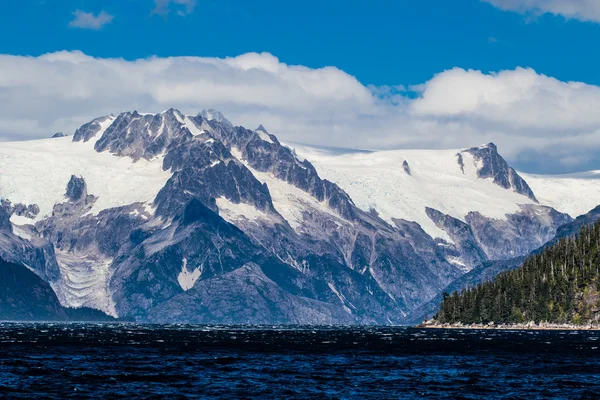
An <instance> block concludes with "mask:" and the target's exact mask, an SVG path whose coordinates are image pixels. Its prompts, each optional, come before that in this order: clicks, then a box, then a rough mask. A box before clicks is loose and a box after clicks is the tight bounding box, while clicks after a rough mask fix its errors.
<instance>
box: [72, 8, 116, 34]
mask: <svg viewBox="0 0 600 400" xmlns="http://www.w3.org/2000/svg"><path fill="white" fill-rule="evenodd" d="M73 16H74V19H73V20H72V21H71V22H69V26H70V27H71V28H81V29H92V30H96V31H97V30H100V29H102V28H103V27H104V25H106V24H109V23H111V22H112V20H113V19H114V17H113V16H112V15H110V14H109V13H107V12H105V11H101V12H100V13H98V14H94V13H91V12H89V13H88V12H85V11H81V10H77V11H75V12H74V13H73Z"/></svg>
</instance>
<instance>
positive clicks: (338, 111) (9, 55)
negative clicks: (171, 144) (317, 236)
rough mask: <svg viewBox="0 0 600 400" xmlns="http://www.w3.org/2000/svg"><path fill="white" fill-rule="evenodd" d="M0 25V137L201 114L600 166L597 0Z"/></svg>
mask: <svg viewBox="0 0 600 400" xmlns="http://www.w3.org/2000/svg"><path fill="white" fill-rule="evenodd" d="M0 35H1V37H2V38H4V40H1V41H0V104H2V105H3V107H2V109H1V110H0V140H23V139H30V138H37V137H45V136H47V135H48V134H51V133H53V132H55V131H59V130H60V131H65V132H66V133H72V131H73V130H74V129H75V128H76V127H77V126H79V125H81V124H82V123H84V122H86V121H88V120H89V119H91V118H94V117H97V116H99V115H103V114H105V113H111V112H112V113H118V112H120V111H124V110H130V109H134V108H136V109H139V110H140V111H149V112H156V111H161V110H162V109H163V108H169V107H171V106H173V107H178V108H181V109H182V110H183V111H184V112H188V113H195V112H198V111H199V109H201V108H204V107H206V108H211V107H213V108H218V109H220V110H222V111H223V112H224V113H225V114H226V115H227V116H228V117H229V119H231V120H232V121H233V122H234V123H237V124H242V125H245V126H249V127H253V125H258V124H259V123H263V124H265V125H266V126H267V128H268V129H269V130H270V131H271V132H272V133H275V134H276V135H278V136H279V137H281V138H282V139H284V140H289V141H297V142H306V143H312V144H320V145H328V146H344V147H360V148H375V149H387V148H407V147H410V148H415V147H416V148H463V147H468V146H475V145H478V144H481V143H486V142H489V141H494V142H495V143H497V144H498V146H499V149H500V151H501V152H502V154H503V155H505V157H506V158H507V159H509V161H510V162H511V163H513V164H514V165H515V166H516V167H517V168H520V169H522V170H525V171H529V172H543V173H563V172H574V171H581V170H587V169H592V168H598V169H600V157H598V156H597V154H600V112H598V110H600V56H599V55H598V52H597V51H595V49H596V47H597V43H598V41H599V39H600V7H599V6H598V3H597V0H481V1H480V0H454V1H447V0H445V1H442V0H421V1H404V0H398V1H392V0H387V1H384V0H370V1H368V2H367V1H358V0H345V1H339V0H330V1H323V0H321V1H316V0H305V1H303V2H282V1H272V0H255V1H252V2H249V1H241V0H103V1H100V0H21V1H18V2H17V1H5V2H4V4H3V6H2V13H1V14H0ZM182 56H186V57H193V58H184V57H182ZM329 66H330V67H331V68H324V67H329Z"/></svg>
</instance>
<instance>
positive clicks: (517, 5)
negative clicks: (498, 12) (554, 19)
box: [483, 0, 600, 22]
mask: <svg viewBox="0 0 600 400" xmlns="http://www.w3.org/2000/svg"><path fill="white" fill-rule="evenodd" d="M483 1H485V2H487V3H490V4H492V5H494V6H496V7H498V8H500V9H502V10H506V11H516V12H520V13H523V14H528V13H531V14H534V15H536V14H547V13H548V14H554V15H561V16H563V17H565V18H568V19H570V18H573V19H578V20H581V21H593V22H600V1H598V0H483Z"/></svg>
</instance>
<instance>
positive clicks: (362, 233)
mask: <svg viewBox="0 0 600 400" xmlns="http://www.w3.org/2000/svg"><path fill="white" fill-rule="evenodd" d="M64 139H65V138H58V139H55V140H64ZM69 140H70V139H69ZM72 140H73V142H74V143H88V144H89V146H93V148H94V151H95V152H96V153H98V154H100V153H102V155H103V156H105V155H111V156H112V157H116V158H127V159H130V160H131V161H132V163H133V165H135V164H136V163H143V162H153V163H156V162H158V163H161V165H162V170H163V171H165V172H166V173H168V176H169V178H168V179H167V180H166V183H165V184H164V187H163V188H162V190H160V191H159V192H158V194H157V195H156V197H155V198H150V199H147V200H146V201H141V202H136V203H132V204H127V205H124V206H119V207H105V208H102V209H101V210H100V211H97V206H98V204H99V203H100V202H102V201H105V200H106V199H103V198H102V196H99V195H98V194H97V193H94V192H93V190H91V189H90V186H89V185H88V181H87V179H88V177H86V175H85V173H84V174H74V175H73V176H71V178H70V180H69V181H68V183H67V184H66V187H65V188H64V190H65V192H64V193H65V195H64V199H63V200H62V202H59V203H57V204H55V205H54V208H53V211H52V213H51V215H47V216H37V213H35V212H34V211H36V209H35V208H32V209H31V210H30V211H31V215H30V216H29V217H30V219H31V221H32V222H31V223H30V224H26V225H23V224H21V225H19V226H18V227H17V226H13V224H11V223H10V221H9V220H8V217H9V214H10V213H11V212H14V211H12V210H13V208H11V207H12V206H11V207H4V205H3V207H2V208H0V212H2V210H4V211H3V212H4V213H5V214H6V215H4V217H2V215H0V237H6V238H8V239H6V241H5V242H0V249H1V250H2V251H4V253H5V255H7V257H8V258H10V257H12V260H15V261H16V260H26V261H27V262H28V264H27V265H28V266H29V267H30V268H31V269H32V270H33V271H35V273H36V274H37V275H38V276H40V277H42V278H43V279H44V280H45V281H46V282H48V283H50V285H51V286H52V288H53V289H54V290H55V292H56V294H57V296H58V299H59V300H60V301H61V303H62V304H63V305H68V306H71V307H92V308H96V309H99V310H102V311H104V312H106V313H108V314H110V315H113V316H117V315H118V316H120V317H126V318H134V319H136V320H140V321H152V322H193V323H299V324H300V323H301V324H310V323H327V324H330V323H331V324H333V323H366V324H389V323H399V322H401V321H402V320H403V318H404V317H405V316H406V315H407V314H408V313H409V312H410V311H412V310H414V309H416V308H418V307H419V306H421V305H423V304H424V303H425V302H427V301H429V300H430V299H432V298H434V297H435V296H436V295H437V294H439V293H440V291H441V290H442V289H443V288H445V287H446V286H447V285H448V284H450V283H451V282H453V281H454V280H455V279H457V278H458V277H460V276H461V275H463V274H464V273H465V271H466V270H468V269H470V268H472V267H474V266H477V265H480V264H481V263H484V262H486V261H487V260H489V259H495V258H502V257H508V256H507V254H508V255H510V254H512V253H515V252H516V253H520V252H525V251H526V249H527V248H530V247H532V246H539V245H541V244H543V242H544V241H545V240H548V239H549V238H551V236H552V232H553V230H555V229H556V227H557V226H558V225H559V224H560V223H562V222H563V221H564V220H566V217H565V216H564V215H562V214H559V213H556V212H554V211H553V210H545V209H544V210H543V212H542V213H540V210H541V208H537V206H532V207H529V208H528V207H524V208H523V209H522V211H521V212H520V213H519V214H516V215H514V216H512V217H511V218H508V220H506V221H497V220H491V219H486V218H483V217H481V216H479V215H476V214H473V215H469V216H468V218H467V220H466V222H462V221H459V220H456V219H454V218H451V217H448V216H445V215H444V214H443V213H440V212H439V211H436V210H433V209H430V210H427V212H428V215H429V217H430V218H431V219H432V220H433V221H434V222H435V223H436V225H437V226H438V227H439V228H440V229H443V230H444V231H446V232H448V234H449V235H450V237H451V238H452V239H453V241H454V243H447V242H444V241H441V240H439V239H437V240H434V239H433V238H432V237H431V236H429V235H428V234H427V233H425V231H423V229H422V228H421V227H420V226H419V225H418V224H416V223H414V222H410V221H404V220H398V219H394V220H393V221H389V220H388V221H386V220H383V219H381V218H380V217H379V216H378V215H377V213H374V212H371V213H369V212H365V211H364V210H361V209H359V208H358V207H356V206H355V204H354V202H353V201H352V199H351V198H350V196H349V195H348V194H347V193H346V192H345V191H344V190H342V189H341V188H340V187H339V186H338V185H336V184H334V183H332V182H330V181H328V180H325V179H322V178H321V177H320V176H319V174H318V173H317V170H316V169H315V168H314V166H313V165H312V164H311V163H310V162H308V161H306V160H300V159H298V158H297V157H296V155H295V153H294V152H293V151H292V150H291V149H290V148H288V147H286V146H284V145H282V144H281V143H280V142H279V141H278V140H277V138H276V137H275V136H274V135H271V134H269V133H268V132H267V130H266V129H265V128H264V127H262V126H261V127H259V128H258V129H256V130H254V131H252V130H248V129H245V128H243V127H234V126H233V125H232V124H231V123H230V122H229V121H227V119H225V117H223V115H222V114H220V113H218V112H216V111H214V110H210V111H203V112H201V113H200V114H198V115H196V116H185V115H183V114H182V113H180V112H179V111H177V110H173V109H171V110H168V111H165V112H163V113H160V114H140V113H137V112H127V113H123V114H121V115H119V116H117V117H103V118H99V119H96V120H94V121H92V122H90V123H88V124H86V125H84V126H82V127H81V128H80V129H78V130H77V131H76V132H75V134H74V136H73V138H72ZM467 151H468V152H470V154H472V155H473V157H475V159H476V160H478V161H477V162H478V163H479V165H480V166H481V168H480V170H479V172H480V174H481V176H482V177H485V178H493V179H494V182H496V183H497V184H498V185H501V186H502V187H510V188H511V189H512V190H515V191H517V192H519V193H523V194H525V195H527V196H529V195H531V198H535V197H534V196H533V194H532V193H529V192H531V190H530V189H529V190H528V186H527V184H526V183H525V182H524V181H522V179H521V178H520V177H518V175H517V174H516V172H514V170H512V169H511V168H510V167H508V166H507V165H506V163H505V162H504V161H503V160H502V159H501V157H500V158H499V156H497V153H496V152H495V151H494V148H492V147H489V146H488V148H486V149H481V148H479V149H470V150H467ZM400 168H404V170H405V171H406V173H407V174H409V175H410V173H411V172H410V167H409V166H408V164H406V165H400ZM106 184H110V177H108V178H107V182H106ZM507 185H508V186H507ZM124 190H128V189H127V188H125V189H124ZM132 190H133V189H132ZM31 207H34V205H32V206H31ZM540 207H541V206H540ZM7 209H8V210H9V211H8V212H7V211H6V210H7ZM37 211H38V212H39V209H38V210H37ZM34 219H35V220H34ZM14 229H18V231H19V232H20V233H21V236H18V235H16V234H15V233H14V232H13V230H14ZM505 231H508V232H510V235H508V236H507V235H506V234H504V232H505ZM498 232H502V234H499V233H498ZM523 238H525V239H523ZM0 239H1V238H0ZM522 239H523V240H522ZM511 252H512V253H511ZM22 262H25V261H22Z"/></svg>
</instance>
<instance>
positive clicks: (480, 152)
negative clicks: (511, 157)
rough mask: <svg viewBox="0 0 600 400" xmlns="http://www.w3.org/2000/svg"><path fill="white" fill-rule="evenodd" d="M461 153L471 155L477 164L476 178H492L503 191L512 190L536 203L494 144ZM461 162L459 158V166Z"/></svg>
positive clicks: (531, 193) (535, 199)
mask: <svg viewBox="0 0 600 400" xmlns="http://www.w3.org/2000/svg"><path fill="white" fill-rule="evenodd" d="M463 153H469V154H471V155H472V156H473V157H474V158H475V160H477V161H478V162H479V164H478V168H477V176H479V177H480V178H483V179H486V178H492V179H493V180H494V183H495V184H496V185H498V186H501V187H503V188H505V189H512V190H514V191H515V192H517V193H519V194H522V195H523V196H526V197H528V198H529V199H531V200H533V201H535V202H536V203H537V202H538V201H537V198H536V197H535V195H534V193H533V191H532V190H531V188H530V187H529V185H528V184H527V182H525V180H524V179H523V178H522V177H521V176H519V174H518V173H517V171H515V170H514V169H513V168H511V167H510V166H509V165H508V163H507V162H506V160H504V158H503V157H502V156H501V155H500V154H499V153H498V147H497V146H496V145H495V144H494V143H492V142H490V143H488V144H486V145H483V146H479V147H472V148H470V149H468V150H465V151H463ZM461 162H462V159H460V158H459V164H461Z"/></svg>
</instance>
